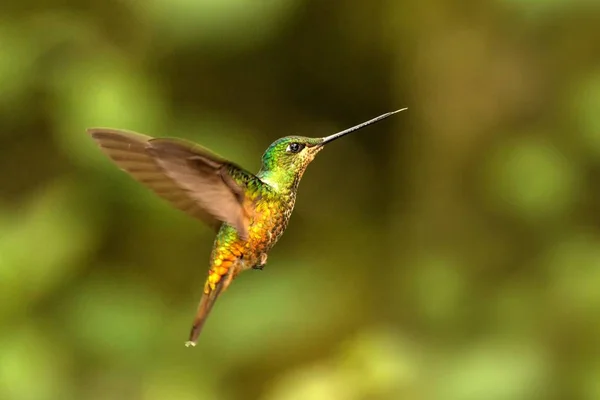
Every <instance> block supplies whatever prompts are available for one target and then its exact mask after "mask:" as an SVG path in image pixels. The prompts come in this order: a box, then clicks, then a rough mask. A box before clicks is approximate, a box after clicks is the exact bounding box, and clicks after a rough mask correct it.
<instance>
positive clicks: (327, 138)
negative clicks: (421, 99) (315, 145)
mask: <svg viewBox="0 0 600 400" xmlns="http://www.w3.org/2000/svg"><path fill="white" fill-rule="evenodd" d="M406 109H407V108H406V107H405V108H401V109H400V110H396V111H392V112H389V113H386V114H383V115H380V116H379V117H375V118H373V119H370V120H368V121H367V122H363V123H362V124H358V125H356V126H353V127H352V128H348V129H345V130H343V131H341V132H338V133H334V134H333V135H329V136H325V137H324V138H323V139H321V143H319V144H320V145H321V146H323V145H325V144H327V143H330V142H333V141H334V140H335V139H339V138H341V137H342V136H344V135H347V134H349V133H351V132H354V131H357V130H359V129H362V128H364V127H365V126H367V125H371V124H374V123H375V122H378V121H381V120H382V119H386V118H387V117H389V116H390V115H394V114H396V113H399V112H400V111H404V110H406Z"/></svg>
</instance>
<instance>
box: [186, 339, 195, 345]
mask: <svg viewBox="0 0 600 400" xmlns="http://www.w3.org/2000/svg"><path fill="white" fill-rule="evenodd" d="M185 347H196V343H195V342H192V341H191V340H188V341H187V342H185Z"/></svg>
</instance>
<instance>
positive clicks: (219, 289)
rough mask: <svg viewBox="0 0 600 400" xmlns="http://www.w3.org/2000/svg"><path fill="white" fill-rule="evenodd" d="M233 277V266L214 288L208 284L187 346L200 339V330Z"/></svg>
mask: <svg viewBox="0 0 600 400" xmlns="http://www.w3.org/2000/svg"><path fill="white" fill-rule="evenodd" d="M232 277H233V268H229V270H228V271H227V273H226V274H225V275H224V276H222V277H221V278H222V279H220V280H219V282H217V283H216V285H214V288H211V287H210V286H209V285H208V282H207V285H206V288H208V289H205V291H204V293H202V298H201V299H200V304H198V311H196V316H195V317H194V323H193V324H192V329H191V331H190V336H189V340H188V341H187V342H186V343H185V345H186V347H190V346H191V347H194V346H196V343H197V341H198V336H200V332H201V331H202V328H203V327H204V323H205V322H206V319H207V318H208V315H209V314H210V312H211V310H212V308H213V306H214V304H215V302H216V301H217V298H218V297H219V296H220V295H221V294H222V293H223V292H224V291H225V290H226V289H227V286H229V284H230V283H231V279H232Z"/></svg>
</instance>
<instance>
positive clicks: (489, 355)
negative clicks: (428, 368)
mask: <svg viewBox="0 0 600 400" xmlns="http://www.w3.org/2000/svg"><path fill="white" fill-rule="evenodd" d="M546 365H547V362H546V360H545V357H544V356H543V354H542V353H541V352H540V350H539V349H538V348H537V347H534V346H530V345H527V344H526V343H518V342H515V343H502V342H496V341H488V342H483V343H481V344H479V345H478V346H469V348H468V349H466V350H465V351H461V352H460V353H459V354H457V355H456V357H455V358H454V360H453V362H450V363H448V365H446V366H445V367H444V368H442V369H441V370H440V372H441V373H440V375H439V376H438V377H437V379H436V384H434V385H432V387H431V388H432V389H433V392H434V393H435V396H434V398H435V399H439V400H481V399H486V400H536V399H539V400H542V399H547V398H548V394H549V393H552V392H553V391H552V389H551V387H550V386H548V385H549V382H548V371H547V370H546Z"/></svg>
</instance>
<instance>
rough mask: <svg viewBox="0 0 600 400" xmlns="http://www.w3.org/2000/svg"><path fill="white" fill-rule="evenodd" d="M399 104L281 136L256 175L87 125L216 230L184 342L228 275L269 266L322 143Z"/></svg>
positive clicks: (169, 144) (143, 178)
mask: <svg viewBox="0 0 600 400" xmlns="http://www.w3.org/2000/svg"><path fill="white" fill-rule="evenodd" d="M399 111H402V110H398V111H394V112H391V113H387V114H384V115H381V116H379V117H377V118H374V119H372V120H370V121H367V122H365V123H362V124H360V125H357V126H355V127H352V128H350V129H346V130H344V131H342V132H339V133H336V134H334V135H330V136H327V137H324V138H308V137H302V136H288V137H284V138H281V139H278V140H276V141H275V142H273V143H272V144H271V145H270V146H269V147H268V148H267V150H266V151H265V153H264V154H263V157H262V167H261V169H260V171H259V172H258V174H256V175H253V174H252V173H250V172H248V171H246V170H244V169H243V168H241V167H239V166H238V165H236V164H234V163H232V162H229V161H227V160H225V159H224V158H221V157H219V156H217V155H216V154H214V153H212V152H210V151H209V150H207V149H205V148H203V147H201V146H198V145H195V144H193V143H190V142H186V141H183V140H179V139H165V138H159V139H155V138H152V137H150V136H146V135H141V134H138V133H135V132H129V131H123V130H116V129H106V128H94V129H89V130H88V132H89V133H90V135H91V136H92V137H93V138H94V139H95V140H96V142H97V143H98V144H99V145H100V148H101V149H102V150H103V151H104V152H105V153H106V154H107V155H108V156H109V157H110V158H111V159H112V160H113V161H114V162H115V163H116V164H117V165H118V166H119V167H120V168H121V169H123V170H124V171H126V172H128V173H129V174H131V176H133V177H134V178H135V179H137V180H138V181H140V182H141V183H143V184H145V185H146V186H148V187H149V188H150V189H151V190H153V191H154V192H155V193H156V194H158V195H159V196H160V197H162V198H164V199H165V200H167V201H169V202H170V203H171V204H172V205H173V206H175V207H176V208H178V209H180V210H182V211H184V212H186V213H188V214H190V215H192V216H193V217H196V218H198V219H200V220H202V221H204V222H205V223H207V224H208V225H209V226H211V227H212V228H213V229H215V230H216V231H217V237H216V239H215V242H214V245H213V250H212V253H211V256H210V269H209V273H208V278H207V280H206V283H205V286H204V293H203V295H202V299H201V300H200V304H199V306H198V311H197V313H196V317H195V318H194V323H193V326H192V331H191V333H190V337H189V341H188V342H187V345H195V343H196V340H197V338H198V335H199V334H200V331H201V329H202V326H203V324H204V322H205V321H206V318H207V316H208V314H209V313H210V311H211V309H212V307H213V305H214V302H215V301H216V299H217V298H218V296H219V295H220V294H222V293H223V292H224V291H225V290H226V289H227V287H228V286H229V284H230V283H231V281H232V280H233V279H234V278H235V277H236V276H237V275H238V274H239V273H240V272H242V271H244V270H247V269H250V268H255V269H262V268H263V267H264V265H265V264H266V262H267V253H268V252H269V250H270V249H271V248H272V247H273V246H274V245H275V243H277V241H278V240H279V238H280V237H281V235H282V234H283V232H284V231H285V229H286V227H287V225H288V222H289V219H290V216H291V215H292V211H293V209H294V204H295V202H296V192H297V189H298V184H299V182H300V179H301V178H302V175H303V174H304V171H305V170H306V167H307V166H308V164H310V162H311V161H312V160H313V159H314V158H315V156H316V155H317V153H319V152H320V151H321V150H322V149H323V146H324V145H325V144H327V143H330V142H331V141H333V140H335V139H337V138H339V137H342V136H344V135H346V134H348V133H350V132H353V131H355V130H358V129H360V128H362V127H364V126H366V125H369V124H372V123H374V122H376V121H379V120H381V119H384V118H387V117H388V116H390V115H392V114H395V113H397V112H399Z"/></svg>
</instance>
